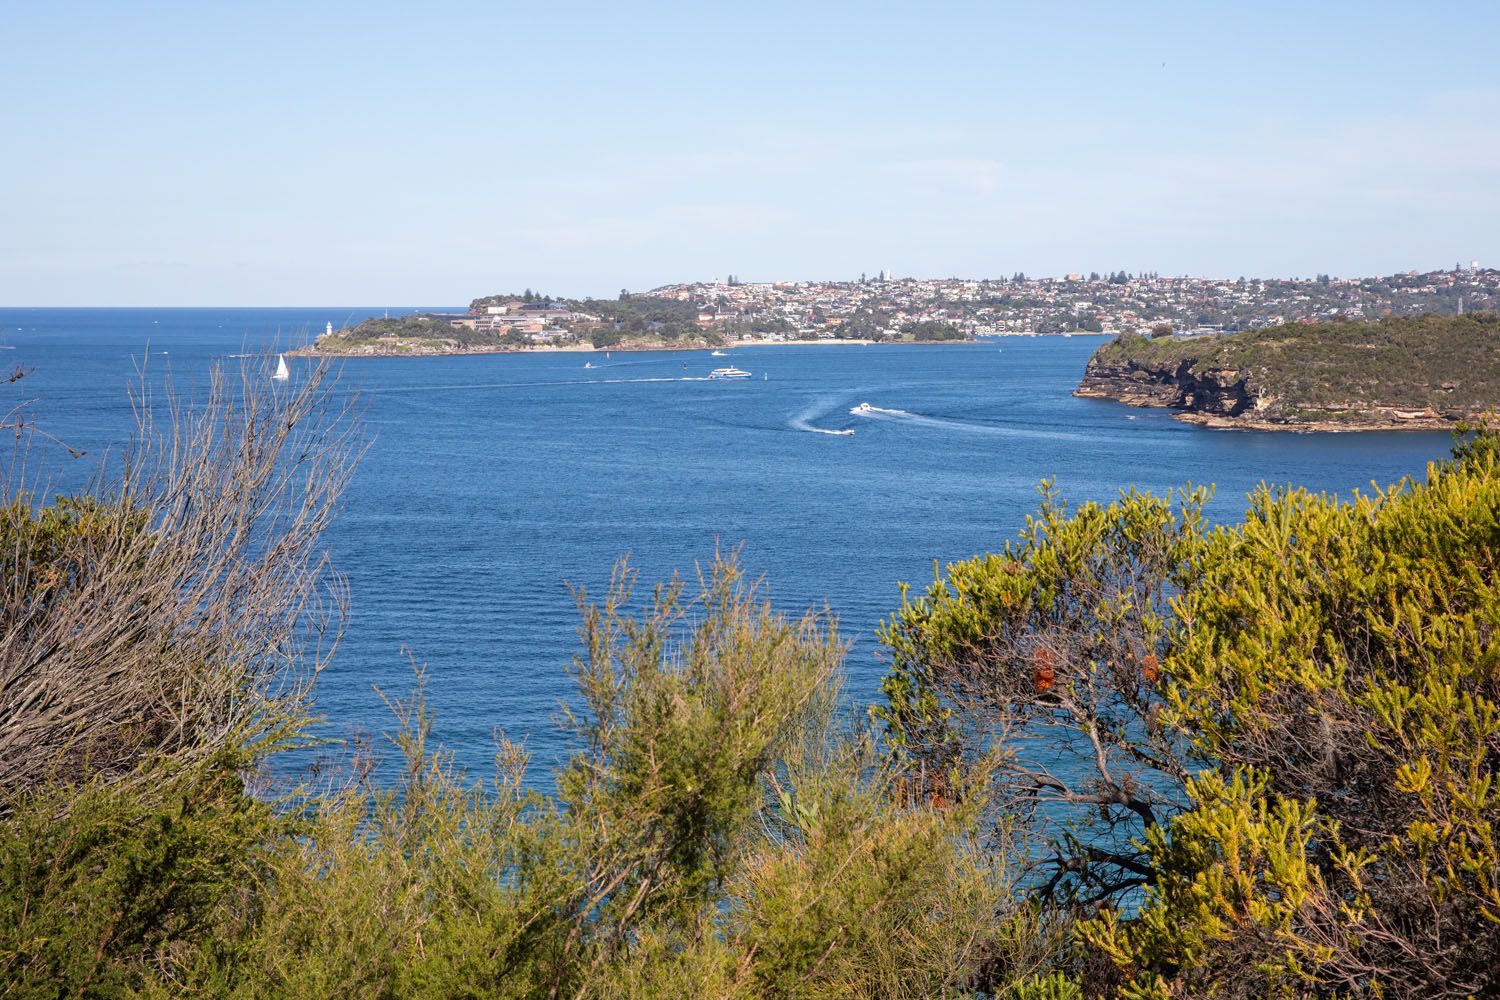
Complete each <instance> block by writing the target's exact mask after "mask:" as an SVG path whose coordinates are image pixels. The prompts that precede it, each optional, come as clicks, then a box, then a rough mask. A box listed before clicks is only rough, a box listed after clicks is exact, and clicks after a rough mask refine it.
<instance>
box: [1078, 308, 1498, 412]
mask: <svg viewBox="0 0 1500 1000" xmlns="http://www.w3.org/2000/svg"><path fill="white" fill-rule="evenodd" d="M1077 394H1078V395H1080V396H1094V397H1099V398H1106V399H1115V400H1118V401H1120V402H1125V403H1130V404H1132V405H1136V406H1164V407H1171V408H1174V409H1178V410H1181V411H1183V412H1182V419H1188V420H1192V421H1195V422H1199V423H1204V424H1208V425H1210V426H1221V427H1254V428H1264V429H1284V430H1308V429H1320V428H1328V429H1346V430H1347V429H1374V430H1388V429H1395V428H1417V429H1429V428H1450V427H1452V426H1453V424H1454V422H1456V421H1458V420H1463V419H1468V418H1473V417H1475V416H1477V415H1478V414H1480V413H1483V412H1485V411H1487V410H1488V409H1490V408H1491V407H1493V406H1496V405H1497V404H1500V313H1493V312H1491V313H1471V314H1468V315H1464V316H1433V315H1424V316H1412V317H1399V318H1392V319H1384V320H1377V321H1373V322H1331V323H1315V324H1300V323H1298V324H1288V325H1286V326H1275V327H1268V328H1265V329H1260V330H1248V331H1245V332H1243V333H1236V334H1228V335H1224V336H1203V337H1187V338H1182V337H1164V336H1153V337H1151V338H1146V337H1140V336H1122V337H1117V338H1116V339H1115V340H1113V341H1111V342H1110V343H1108V344H1105V345H1103V346H1102V347H1100V348H1099V349H1098V350H1097V351H1095V352H1094V355H1093V357H1092V358H1090V359H1089V363H1088V367H1087V369H1086V370H1085V372H1084V376H1083V381H1082V383H1081V384H1080V386H1079V388H1078V393H1077Z"/></svg>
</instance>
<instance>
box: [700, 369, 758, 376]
mask: <svg viewBox="0 0 1500 1000" xmlns="http://www.w3.org/2000/svg"><path fill="white" fill-rule="evenodd" d="M708 377H709V378H749V377H750V373H749V372H744V371H740V370H739V369H738V368H715V369H714V370H713V371H711V372H709V373H708Z"/></svg>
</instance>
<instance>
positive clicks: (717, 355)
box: [709, 351, 729, 358]
mask: <svg viewBox="0 0 1500 1000" xmlns="http://www.w3.org/2000/svg"><path fill="white" fill-rule="evenodd" d="M709 357H711V358H727V357H729V355H727V354H725V353H724V352H723V351H714V352H713V353H712V354H710V355H709Z"/></svg>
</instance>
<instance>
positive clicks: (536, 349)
mask: <svg viewBox="0 0 1500 1000" xmlns="http://www.w3.org/2000/svg"><path fill="white" fill-rule="evenodd" d="M1044 336H1051V335H1050V334H1047V335H1044ZM978 343H983V341H981V340H978V339H971V340H858V339H852V338H851V339H832V340H739V341H735V342H734V343H732V344H724V345H721V346H718V347H713V346H704V345H701V344H694V345H691V346H689V345H685V344H684V345H665V344H650V345H646V346H637V345H625V344H614V345H611V346H609V347H595V346H593V345H592V344H545V345H535V346H528V347H514V346H509V345H507V346H503V347H487V348H477V349H475V348H465V349H455V350H428V349H416V350H379V349H372V350H359V351H320V350H318V348H317V345H316V344H307V345H305V346H303V347H299V348H297V349H295V350H291V351H287V352H286V354H287V356H288V357H294V358H453V357H469V356H473V355H481V354H607V353H613V352H616V351H618V352H620V353H622V354H625V353H628V354H646V353H649V352H652V351H674V352H681V351H733V350H736V349H738V348H741V347H832V346H849V347H861V346H865V347H923V346H926V347H944V346H951V345H956V344H978ZM372 346H373V345H372Z"/></svg>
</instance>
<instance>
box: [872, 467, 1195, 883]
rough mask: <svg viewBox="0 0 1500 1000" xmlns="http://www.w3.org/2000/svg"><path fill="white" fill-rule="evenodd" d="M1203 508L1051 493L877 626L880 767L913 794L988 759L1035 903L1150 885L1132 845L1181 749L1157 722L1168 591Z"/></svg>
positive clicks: (1177, 582)
mask: <svg viewBox="0 0 1500 1000" xmlns="http://www.w3.org/2000/svg"><path fill="white" fill-rule="evenodd" d="M1207 497H1208V494H1207V492H1206V491H1203V490H1186V491H1183V492H1181V493H1179V494H1177V495H1175V496H1174V497H1171V498H1159V497H1153V496H1150V495H1148V494H1144V493H1139V492H1136V491H1129V492H1126V493H1124V494H1122V495H1121V496H1120V498H1119V499H1118V500H1117V501H1116V502H1114V503H1111V504H1108V505H1099V504H1092V503H1090V504H1084V505H1082V506H1080V507H1079V508H1077V510H1076V511H1075V510H1070V509H1069V508H1068V506H1067V505H1066V504H1065V503H1064V502H1063V501H1062V499H1061V498H1060V497H1059V496H1058V495H1057V493H1056V492H1055V490H1054V489H1053V487H1052V486H1051V484H1047V483H1044V484H1043V486H1042V504H1041V507H1040V509H1039V511H1038V513H1037V514H1036V515H1034V516H1031V517H1028V518H1027V524H1026V527H1025V529H1024V530H1023V531H1022V532H1021V533H1020V536H1019V538H1018V539H1017V540H1016V541H1014V542H1008V543H1007V544H1006V546H1005V548H1004V549H1003V550H1002V551H1001V552H999V553H993V554H989V555H985V556H980V557H977V558H975V559H972V560H969V561H966V562H961V563H955V564H953V565H950V566H948V567H947V570H946V573H944V574H942V575H940V576H938V578H937V579H936V580H935V581H934V582H933V584H932V585H931V586H930V587H929V588H928V590H927V592H926V593H925V594H923V595H921V596H920V597H917V598H915V599H912V598H911V597H910V596H909V594H908V592H907V591H905V590H904V589H903V596H902V605H901V609H900V611H899V612H898V613H897V614H896V615H895V616H893V617H892V619H891V621H890V622H889V623H888V624H887V625H886V626H885V627H884V628H883V629H882V632H881V639H882V641H883V642H884V643H885V645H886V646H887V648H888V649H889V650H890V652H891V657H892V664H891V669H890V671H889V673H888V674H887V676H886V678H885V679H884V681H883V682H882V687H883V690H884V693H885V695H886V703H885V704H884V705H882V706H878V707H877V708H876V709H875V713H874V714H875V715H876V717H877V718H879V719H881V720H882V721H884V722H885V723H886V725H887V727H888V728H887V740H888V742H889V744H890V745H891V747H892V748H893V751H894V755H895V757H896V758H897V760H898V761H899V762H900V763H901V765H902V766H904V767H905V768H906V770H907V772H908V773H909V774H910V775H911V777H912V780H913V781H914V782H916V783H917V784H918V785H919V786H920V791H921V794H922V795H924V796H926V797H929V798H930V797H933V796H940V797H941V796H946V795H947V794H948V791H947V786H948V785H949V783H951V782H952V781H953V780H955V779H956V778H958V777H960V776H961V775H962V774H963V772H964V771H965V769H966V768H967V766H968V764H969V762H971V761H973V760H976V759H978V758H981V757H983V756H984V755H985V754H986V753H988V752H989V751H990V748H992V747H999V748H1000V750H1001V753H1000V757H999V761H998V765H997V767H996V769H995V775H996V777H997V785H996V788H995V789H994V792H995V794H996V797H997V803H998V805H999V807H1000V809H1001V811H1002V812H1004V813H1006V814H1007V815H1009V816H1010V817H1011V818H1012V820H1015V819H1016V818H1018V817H1025V818H1026V819H1027V821H1028V822H1029V823H1031V826H1030V833H1029V836H1030V837H1031V838H1032V841H1033V842H1032V843H1031V845H1030V848H1031V849H1030V851H1029V852H1028V853H1029V855H1030V857H1031V863H1032V866H1033V868H1034V869H1035V871H1034V884H1035V889H1036V891H1037V892H1038V893H1039V894H1041V895H1042V896H1045V897H1047V898H1049V899H1056V900H1058V901H1060V902H1061V901H1065V900H1066V901H1083V902H1088V903H1096V902H1099V901H1101V900H1104V899H1110V898H1116V897H1120V896H1122V895H1124V896H1129V895H1130V894H1131V893H1133V892H1135V891H1137V890H1138V889H1139V888H1140V886H1142V885H1144V884H1146V883H1147V882H1148V881H1149V880H1150V879H1151V878H1152V877H1153V871H1152V868H1151V865H1150V860H1149V858H1148V857H1147V856H1146V854H1145V852H1144V851H1143V849H1142V846H1141V839H1142V837H1143V836H1144V834H1145V833H1146V832H1147V831H1148V830H1150V829H1152V828H1154V827H1155V826H1157V825H1158V824H1160V823H1161V822H1163V821H1164V820H1165V819H1167V818H1168V817H1169V816H1171V815H1172V814H1173V813H1174V812H1175V811H1177V810H1178V809H1180V808H1181V807H1182V804H1183V797H1182V796H1183V790H1184V786H1185V782H1186V780H1187V778H1188V777H1189V776H1190V761H1189V758H1188V753H1187V751H1188V750H1189V749H1190V748H1189V745H1188V743H1187V742H1186V741H1185V739H1184V738H1183V736H1182V734H1181V733H1180V732H1178V731H1176V730H1173V729H1170V728H1167V727H1164V726H1163V725H1162V724H1161V715H1162V712H1163V710H1164V708H1165V698H1164V693H1163V689H1162V682H1163V674H1162V661H1163V658H1164V657H1165V656H1166V655H1167V653H1168V651H1169V650H1170V648H1171V643H1172V638H1173V637H1172V632H1171V622H1172V615H1171V610H1170V607H1169V604H1170V601H1171V599H1172V597H1173V595H1174V594H1176V593H1178V592H1180V591H1181V589H1182V588H1184V587H1186V586H1189V585H1190V583H1191V566H1192V564H1193V559H1194V554H1195V552H1196V550H1197V549H1198V548H1199V547H1200V546H1201V545H1202V544H1203V542H1204V532H1205V522H1204V519H1203V513H1202V510H1203V504H1204V503H1205V502H1206V500H1207Z"/></svg>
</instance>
